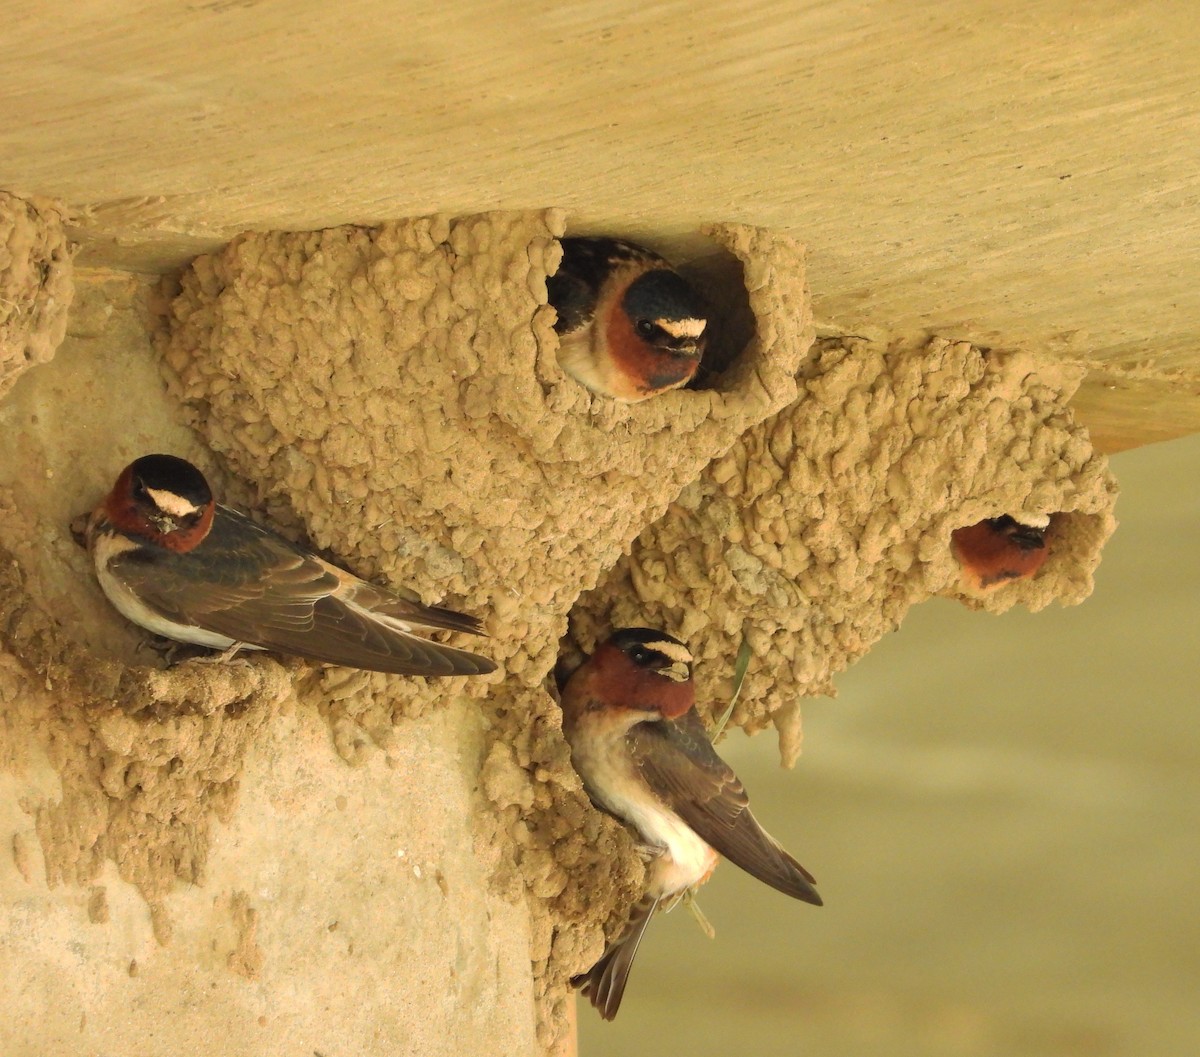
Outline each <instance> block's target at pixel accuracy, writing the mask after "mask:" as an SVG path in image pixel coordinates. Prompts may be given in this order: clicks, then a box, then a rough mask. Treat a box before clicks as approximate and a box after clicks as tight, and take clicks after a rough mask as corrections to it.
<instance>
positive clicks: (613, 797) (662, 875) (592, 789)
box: [572, 735, 720, 898]
mask: <svg viewBox="0 0 1200 1057" xmlns="http://www.w3.org/2000/svg"><path fill="white" fill-rule="evenodd" d="M620 740H621V741H623V740H624V739H623V735H622V736H621V739H620ZM585 744H586V745H588V746H589V748H585V749H583V751H580V750H579V749H577V748H575V747H573V748H572V760H573V761H574V763H575V768H576V770H578V771H579V773H580V775H581V776H582V777H583V780H584V784H585V785H586V786H587V789H588V792H589V794H590V795H591V796H592V797H593V799H595V800H596V801H598V802H599V803H601V804H603V805H604V807H605V808H607V809H608V810H609V811H611V812H612V813H613V814H614V815H616V816H617V817H618V818H621V819H624V820H625V821H626V822H628V823H629V824H630V825H631V826H633V828H634V829H635V830H637V833H638V837H639V839H640V840H641V841H642V843H644V844H647V845H650V846H651V847H654V848H661V849H663V850H662V853H661V854H660V855H658V856H657V857H656V858H654V859H653V860H651V862H650V863H649V864H648V865H647V868H646V891H647V892H648V893H649V894H650V895H652V896H655V897H658V898H667V897H669V896H672V895H675V894H676V893H677V892H682V891H683V890H684V889H685V888H691V887H692V886H693V885H697V884H699V883H700V882H701V881H703V880H705V879H706V878H707V877H708V875H709V874H710V873H711V872H712V870H713V867H714V866H716V864H717V861H718V859H719V858H720V857H719V856H718V855H717V853H716V852H715V851H714V850H713V849H712V848H711V847H709V845H708V844H706V843H705V842H704V841H703V840H701V839H700V838H699V837H698V836H697V835H696V833H695V831H694V830H692V829H691V827H690V826H688V825H687V823H685V822H684V821H683V819H681V818H680V817H679V816H678V815H677V814H675V812H674V811H672V810H670V808H669V807H667V805H666V804H664V803H663V802H662V801H661V800H660V799H659V798H658V797H657V796H655V795H654V793H653V791H652V790H651V789H650V787H649V786H648V785H646V783H645V781H644V780H643V779H642V778H641V776H640V775H638V774H636V773H635V772H634V769H633V766H632V763H631V762H630V760H629V756H628V755H627V754H626V753H625V752H624V751H622V748H623V747H622V746H621V745H620V743H619V742H618V743H614V741H611V740H608V739H605V740H600V739H595V740H592V739H589V740H588V741H587V742H585Z"/></svg>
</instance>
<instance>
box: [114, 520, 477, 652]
mask: <svg viewBox="0 0 1200 1057" xmlns="http://www.w3.org/2000/svg"><path fill="white" fill-rule="evenodd" d="M146 554H147V552H145V551H135V552H131V553H130V554H128V555H123V556H121V557H120V558H118V559H117V560H115V561H114V562H112V563H111V565H110V566H109V569H110V571H111V572H112V573H113V575H115V576H117V577H119V578H120V579H121V580H123V581H124V582H125V583H126V584H128V585H129V586H130V588H132V589H133V590H134V591H135V592H136V593H137V595H138V597H139V598H140V599H141V600H142V601H143V602H144V603H145V604H146V605H148V606H150V607H151V608H153V609H155V610H157V611H158V612H160V613H161V614H162V615H163V616H164V617H166V618H167V619H168V620H172V621H175V622H176V623H179V624H187V625H192V626H195V627H200V628H204V629H205V630H208V631H213V632H216V633H217V634H219V635H225V636H228V637H229V638H231V639H234V640H236V641H238V642H246V643H251V644H253V645H255V646H261V647H263V648H264V649H268V650H277V651H279V652H280V653H294V654H298V655H299V656H302V657H309V658H311V659H313V660H318V661H325V662H327V663H329V664H342V665H346V666H347V667H351V668H364V669H367V670H370V671H379V672H393V673H396V674H400V675H480V674H483V673H485V672H490V671H493V670H494V669H495V667H496V666H495V665H494V664H493V663H492V662H491V661H489V660H487V659H486V658H485V657H480V656H477V655H476V654H473V653H468V652H467V651H466V650H458V649H454V648H453V647H450V646H443V645H441V644H440V643H436V642H429V641H428V640H427V639H423V638H420V637H419V636H417V635H414V634H412V631H413V630H414V629H417V628H450V629H453V630H458V631H467V632H471V633H475V634H478V632H479V622H478V621H477V620H475V618H473V617H468V616H465V615H463V614H461V613H455V612H454V611H453V610H448V609H438V608H435V607H428V606H423V605H421V604H420V603H419V602H415V601H412V600H411V599H409V598H406V597H404V596H402V595H399V594H396V593H393V592H390V591H387V590H385V589H383V588H379V587H375V586H374V585H372V584H368V583H366V582H365V581H362V580H359V579H358V578H357V577H355V576H352V575H351V574H350V573H347V572H344V571H342V570H340V569H336V568H334V567H333V566H331V565H329V564H328V563H326V562H323V561H321V560H320V559H319V558H316V557H314V556H313V555H310V554H307V553H305V552H304V551H302V550H300V549H299V548H298V547H295V546H293V545H292V544H291V543H289V542H288V541H287V540H285V539H283V538H282V537H280V536H277V535H275V534H274V533H273V532H269V531H268V530H266V529H263V528H261V527H260V526H258V525H256V524H255V523H254V522H252V521H251V520H250V519H249V518H247V517H245V516H243V515H241V514H239V513H237V512H236V511H233V510H228V509H227V508H225V507H218V508H217V516H216V517H215V518H214V519H213V527H212V531H211V532H210V533H209V534H208V536H207V537H205V539H204V542H203V543H201V544H200V546H199V547H197V548H195V549H194V550H192V551H189V552H188V553H186V554H176V553H174V552H170V551H162V550H157V549H156V550H155V551H154V552H152V553H151V554H149V556H145V557H144V556H143V555H146Z"/></svg>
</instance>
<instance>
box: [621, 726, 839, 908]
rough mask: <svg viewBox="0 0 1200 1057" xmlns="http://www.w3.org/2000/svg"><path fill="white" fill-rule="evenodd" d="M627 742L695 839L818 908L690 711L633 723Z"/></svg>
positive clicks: (808, 880)
mask: <svg viewBox="0 0 1200 1057" xmlns="http://www.w3.org/2000/svg"><path fill="white" fill-rule="evenodd" d="M628 738H629V745H630V751H631V752H632V754H633V759H634V762H635V764H636V766H637V768H638V770H639V771H640V772H641V775H642V777H643V778H644V779H645V780H646V782H647V783H648V784H649V786H650V788H651V789H653V790H654V792H655V793H656V794H657V795H658V796H659V797H661V798H662V800H663V801H664V802H665V803H666V804H668V805H669V806H670V807H671V810H673V811H674V812H676V813H677V814H678V815H679V817H680V818H682V819H683V821H684V822H686V823H687V824H688V825H689V826H691V827H692V829H694V830H695V831H696V833H697V834H699V836H700V837H701V839H703V840H704V841H705V842H707V843H708V844H711V845H712V846H713V847H714V848H715V849H716V850H717V851H719V852H720V853H721V854H722V855H724V856H725V858H727V859H728V860H729V861H730V862H732V863H735V864H736V865H738V866H740V867H741V868H742V869H743V870H745V871H746V872H747V873H748V874H751V875H752V876H754V877H757V878H758V879H759V880H760V881H762V882H763V883H765V884H769V885H770V886H771V887H772V888H776V889H778V890H779V891H780V892H783V893H785V894H786V895H790V896H793V897H795V898H796V899H802V900H804V901H805V902H806V903H813V904H815V905H817V906H820V905H821V897H820V896H819V895H818V894H817V890H816V889H815V888H814V887H813V884H814V878H813V876H812V874H810V873H809V872H808V871H807V870H806V869H804V867H803V866H801V865H800V864H799V863H798V862H797V861H796V860H795V859H793V858H792V856H790V855H789V854H788V853H787V852H786V851H784V850H783V848H782V847H780V845H779V843H778V842H777V841H776V840H775V839H774V838H773V837H772V836H771V835H770V834H769V833H767V831H766V830H764V829H763V828H762V826H760V825H759V824H758V820H757V819H755V817H754V815H753V814H752V813H751V811H750V801H749V798H748V797H747V796H746V790H745V789H744V788H743V786H742V783H741V782H740V781H739V780H738V776H737V775H736V774H734V773H733V770H732V769H731V768H730V766H729V765H728V764H727V763H726V762H725V761H724V760H722V759H721V757H720V756H718V755H717V753H716V750H715V749H713V747H712V744H711V743H710V742H709V740H708V731H706V730H705V729H704V724H703V723H701V722H700V719H699V717H698V716H697V715H696V713H695V712H688V713H685V714H684V715H683V716H681V717H680V718H679V719H676V720H663V721H660V722H648V723H639V724H638V725H637V726H636V727H634V728H633V730H632V731H630V733H629V735H628Z"/></svg>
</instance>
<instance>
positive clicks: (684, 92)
mask: <svg viewBox="0 0 1200 1057" xmlns="http://www.w3.org/2000/svg"><path fill="white" fill-rule="evenodd" d="M1194 14H1195V12H1194V7H1193V5H1192V4H1191V3H1190V0H1166V2H1162V0H1133V2H1131V0H1100V2H1096V3H1091V4H1087V5H1086V6H1081V5H1080V4H1078V3H1075V2H1073V0H1022V2H1020V3H1017V4H1015V5H1014V4H1013V3H1012V2H1011V0H945V2H941V3H938V4H926V5H922V6H921V7H920V8H919V9H914V8H913V5H912V4H910V3H907V2H902V0H867V2H865V3H863V2H850V0H820V2H805V3H795V2H792V0H750V2H747V3H738V4H716V5H706V6H705V8H704V10H703V12H702V13H699V12H695V11H693V10H692V9H691V8H689V7H688V6H687V5H686V4H679V3H659V4H654V5H645V4H633V3H630V2H628V0H599V2H595V3H588V4H573V5H540V6H539V5H527V4H525V5H522V4H515V3H511V2H505V0H465V2H463V3H458V4H455V5H453V6H449V5H445V4H438V3H432V2H430V0H417V2H412V3H406V4H405V6H404V17H402V18H398V17H396V12H395V8H394V6H393V5H392V4H390V3H387V2H385V0H360V2H358V3H356V4H355V5H354V8H353V10H352V11H347V10H344V9H342V8H334V7H330V6H329V5H328V4H326V3H324V2H323V0H282V2H278V3H271V4H265V3H256V2H254V0H246V2H241V3H206V4H197V5H179V4H176V3H172V2H169V0H149V2H139V3H136V4H129V3H126V4H116V5H114V4H112V3H111V2H109V0H81V2H79V3H75V4H72V5H71V8H70V10H69V11H55V12H53V13H51V12H49V11H47V10H46V9H44V8H41V7H38V6H29V7H24V8H22V7H14V8H13V10H11V11H8V12H6V15H5V23H4V34H3V37H2V39H0V86H2V87H3V97H4V98H5V99H6V100H8V101H9V105H8V106H6V107H4V108H3V113H0V188H6V189H9V190H14V191H18V192H23V193H31V194H40V195H48V196H54V197H57V198H59V199H61V200H63V201H64V202H65V203H67V204H68V206H69V207H70V210H71V213H72V215H73V217H74V219H75V227H74V229H73V230H74V234H75V236H76V238H77V239H78V240H79V241H80V242H81V243H82V244H83V247H84V248H83V251H82V252H83V254H84V259H85V260H86V261H88V262H89V263H92V264H100V265H108V266H112V265H117V266H134V267H136V268H139V269H143V270H153V271H163V270H170V269H172V268H177V267H181V266H183V265H184V264H186V263H187V262H188V261H189V260H190V259H191V258H192V257H193V256H195V255H196V254H197V253H199V252H202V251H208V250H212V249H215V248H218V247H219V246H221V245H223V244H224V243H225V242H227V241H228V240H229V239H231V238H233V237H234V236H236V235H237V234H238V233H239V232H241V231H245V230H254V229H257V230H277V229H294V230H315V229H319V228H326V227H331V226H336V225H340V224H346V223H363V224H376V223H379V222H381V221H384V220H388V219H391V218H393V217H401V216H419V215H424V214H428V213H433V212H437V211H445V212H447V213H450V214H452V215H463V214H467V213H476V212H479V211H481V210H488V209H506V208H524V207H528V206H530V205H540V204H555V205H559V206H562V207H564V208H566V209H568V210H569V211H570V213H571V216H572V218H573V225H572V226H573V230H574V231H575V232H576V233H577V234H587V233H590V232H611V231H618V232H622V233H624V234H627V235H629V236H631V237H635V238H645V239H649V240H650V241H651V242H652V244H654V245H655V246H656V248H662V249H665V250H667V251H669V252H670V253H672V254H677V255H681V256H683V257H692V256H696V255H698V254H699V253H700V252H702V249H703V245H704V243H703V240H702V239H700V238H698V237H697V235H696V232H697V230H698V229H699V228H700V226H701V225H702V224H703V223H704V222H706V221H707V220H709V219H711V218H713V217H721V218H725V219H730V220H734V221H738V222H742V223H749V224H758V225H764V226H767V227H771V228H773V229H775V230H779V231H782V232H785V233H788V234H791V235H793V236H794V237H796V238H798V239H801V240H802V241H803V242H804V243H805V244H806V245H808V246H809V248H810V254H811V255H810V266H811V275H812V279H813V287H814V292H815V312H816V317H817V319H818V321H819V322H822V323H826V324H828V325H830V326H831V327H833V328H835V329H837V330H838V331H839V332H841V333H849V334H862V333H864V328H866V327H874V328H877V329H882V330H884V331H888V332H895V333H900V334H911V333H914V332H917V331H922V330H929V331H933V332H936V333H939V334H942V335H945V336H947V337H952V338H960V339H965V340H970V341H972V342H974V343H975V344H978V345H985V346H997V347H1009V348H1012V347H1020V348H1031V349H1045V350H1048V351H1051V352H1053V353H1054V354H1055V356H1056V357H1057V358H1059V359H1065V358H1074V359H1078V360H1080V361H1081V362H1083V363H1085V364H1087V365H1088V366H1089V367H1090V368H1091V373H1090V375H1089V378H1088V379H1087V380H1086V381H1085V384H1084V386H1083V388H1082V390H1081V394H1080V404H1079V406H1080V407H1082V408H1083V409H1085V411H1086V412H1087V417H1085V419H1084V422H1085V424H1086V425H1088V426H1089V428H1091V429H1092V431H1093V435H1094V437H1095V438H1096V440H1097V443H1099V444H1100V445H1101V449H1102V450H1105V451H1113V450H1116V449H1117V448H1119V447H1128V446H1129V445H1131V444H1137V443H1146V442H1148V441H1150V440H1161V439H1165V438H1167V437H1170V436H1178V435H1180V434H1181V433H1185V432H1189V431H1194V430H1196V429H1200V412H1198V411H1197V396H1198V395H1200V362H1198V360H1197V355H1196V349H1197V347H1200V330H1198V329H1197V327H1198V324H1197V320H1200V287H1198V286H1197V284H1196V283H1195V282H1194V281H1193V274H1194V261H1195V257H1196V244H1197V234H1198V232H1200V208H1198V205H1197V203H1198V202H1200V197H1198V191H1200V167H1198V166H1197V165H1196V152H1195V144H1196V142H1197V141H1198V139H1200V107H1198V106H1197V104H1196V100H1197V98H1198V94H1200V69H1198V68H1197V65H1196V62H1195V55H1196V53H1197V52H1198V51H1200V21H1198V20H1197V19H1196V18H1195V17H1194Z"/></svg>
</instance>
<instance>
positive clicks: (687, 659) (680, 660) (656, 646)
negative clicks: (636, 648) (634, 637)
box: [644, 639, 692, 664]
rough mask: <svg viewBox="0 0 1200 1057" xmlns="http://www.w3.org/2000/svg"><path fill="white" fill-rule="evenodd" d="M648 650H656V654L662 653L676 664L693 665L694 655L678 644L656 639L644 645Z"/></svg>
mask: <svg viewBox="0 0 1200 1057" xmlns="http://www.w3.org/2000/svg"><path fill="white" fill-rule="evenodd" d="M644 645H645V647H646V649H648V650H654V651H655V652H656V653H661V654H662V655H663V656H664V657H666V658H667V659H668V660H672V661H674V662H675V663H676V664H691V663H692V654H691V652H690V651H689V650H688V648H687V647H686V646H682V645H680V644H679V643H678V642H668V641H666V640H665V639H654V640H653V641H651V642H647V643H645V644H644Z"/></svg>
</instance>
